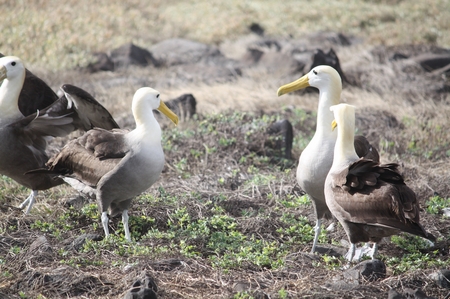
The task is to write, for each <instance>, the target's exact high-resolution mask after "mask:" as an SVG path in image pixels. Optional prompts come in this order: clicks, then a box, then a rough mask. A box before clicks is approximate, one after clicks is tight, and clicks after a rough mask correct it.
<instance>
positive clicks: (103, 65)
mask: <svg viewBox="0 0 450 299" xmlns="http://www.w3.org/2000/svg"><path fill="white" fill-rule="evenodd" d="M93 56H94V57H95V58H96V59H97V60H96V61H95V62H92V63H89V64H88V66H87V67H86V69H87V71H88V72H89V73H97V72H102V71H111V72H112V71H114V61H113V60H112V59H111V57H109V56H108V54H106V53H105V52H98V53H94V54H93Z"/></svg>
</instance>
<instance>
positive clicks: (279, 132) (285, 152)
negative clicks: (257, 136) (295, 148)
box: [266, 119, 294, 159]
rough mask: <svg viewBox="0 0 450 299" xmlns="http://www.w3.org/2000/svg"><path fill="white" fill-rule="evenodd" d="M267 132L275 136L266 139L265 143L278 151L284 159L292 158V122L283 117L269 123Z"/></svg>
mask: <svg viewBox="0 0 450 299" xmlns="http://www.w3.org/2000/svg"><path fill="white" fill-rule="evenodd" d="M267 133H268V134H269V135H271V136H275V137H276V138H270V139H268V140H267V141H266V145H267V146H269V147H270V148H272V149H274V150H275V151H276V152H280V156H281V157H283V158H286V159H292V142H293V141H294V132H293V129H292V124H291V123H290V122H289V121H288V120H287V119H283V120H280V121H277V122H275V123H273V124H271V125H270V127H269V128H268V129H267Z"/></svg>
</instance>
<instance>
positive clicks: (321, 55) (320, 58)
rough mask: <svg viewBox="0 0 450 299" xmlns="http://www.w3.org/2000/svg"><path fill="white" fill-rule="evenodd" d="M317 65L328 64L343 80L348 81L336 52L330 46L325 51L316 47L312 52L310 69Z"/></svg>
mask: <svg viewBox="0 0 450 299" xmlns="http://www.w3.org/2000/svg"><path fill="white" fill-rule="evenodd" d="M318 65H329V66H331V67H333V68H334V69H335V70H336V71H337V72H338V73H339V75H340V76H341V79H342V81H343V82H348V80H347V77H345V75H344V72H343V71H342V69H341V64H340V62H339V58H338V56H337V54H336V52H335V51H334V50H333V48H331V49H330V50H329V51H328V52H327V53H325V52H324V51H322V50H321V49H317V50H316V51H315V52H314V56H313V61H312V64H311V66H310V68H309V69H310V70H311V69H313V68H314V67H316V66H318Z"/></svg>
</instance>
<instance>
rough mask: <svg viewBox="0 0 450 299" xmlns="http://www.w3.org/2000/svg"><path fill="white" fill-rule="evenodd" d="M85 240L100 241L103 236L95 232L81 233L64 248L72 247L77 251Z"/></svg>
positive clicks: (69, 248)
mask: <svg viewBox="0 0 450 299" xmlns="http://www.w3.org/2000/svg"><path fill="white" fill-rule="evenodd" d="M87 240H93V241H101V240H103V236H101V235H97V234H83V235H81V236H78V237H77V238H76V239H75V240H73V242H72V244H70V245H68V246H67V247H66V250H72V249H73V250H76V251H79V250H80V249H81V248H83V245H84V243H86V241H87Z"/></svg>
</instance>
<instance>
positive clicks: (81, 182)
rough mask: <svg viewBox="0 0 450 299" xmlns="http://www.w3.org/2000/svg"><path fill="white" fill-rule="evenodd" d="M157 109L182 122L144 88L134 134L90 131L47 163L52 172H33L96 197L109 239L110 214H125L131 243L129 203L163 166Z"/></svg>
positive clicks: (140, 92) (137, 104) (136, 109)
mask: <svg viewBox="0 0 450 299" xmlns="http://www.w3.org/2000/svg"><path fill="white" fill-rule="evenodd" d="M154 109H157V110H159V111H160V112H162V113H163V114H165V115H166V116H167V117H169V119H171V120H172V121H173V122H174V123H175V124H177V123H178V117H177V116H176V115H175V114H174V113H173V112H172V111H171V110H170V109H169V108H167V106H166V105H165V104H164V102H162V101H161V100H160V98H159V92H157V91H156V90H154V89H152V88H149V87H143V88H140V89H138V90H137V91H136V93H135V95H134V97H133V104H132V110H133V116H134V119H135V121H136V129H134V130H132V131H128V130H119V129H114V130H110V131H108V130H104V129H99V128H95V129H92V130H90V131H88V132H86V133H85V134H84V135H83V136H81V137H79V138H77V139H74V140H72V141H70V142H69V143H68V144H67V145H66V146H64V148H63V149H62V150H61V152H60V153H58V154H57V155H55V156H54V157H52V158H51V159H50V160H49V161H48V163H47V166H48V168H45V169H39V170H35V171H33V173H50V174H53V175H56V174H57V175H60V176H63V177H64V180H65V181H66V182H67V183H69V184H70V185H71V186H72V187H74V188H75V189H77V190H78V191H80V192H82V193H84V194H86V195H88V196H90V197H95V198H96V199H97V202H98V205H99V210H100V212H101V213H102V217H101V219H102V225H103V229H104V231H105V235H106V236H108V235H109V230H108V215H107V211H108V210H110V214H111V215H115V214H117V213H122V221H123V225H124V229H125V238H126V239H127V240H129V241H131V235H130V232H129V228H128V208H129V206H130V203H131V200H132V199H133V198H134V197H135V196H137V195H139V194H140V193H142V192H144V191H145V190H147V189H148V188H149V187H150V186H151V185H153V184H154V183H155V182H156V181H157V180H158V178H159V176H160V174H161V171H162V169H163V167H164V152H163V149H162V145H161V134H162V133H161V128H160V126H159V124H158V122H157V121H156V119H155V116H154V115H153V110H154Z"/></svg>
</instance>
